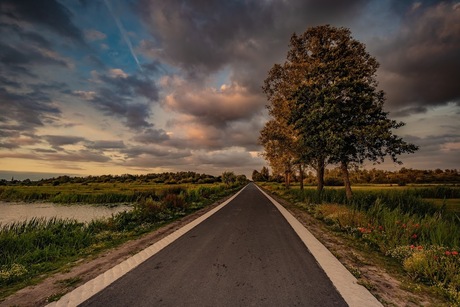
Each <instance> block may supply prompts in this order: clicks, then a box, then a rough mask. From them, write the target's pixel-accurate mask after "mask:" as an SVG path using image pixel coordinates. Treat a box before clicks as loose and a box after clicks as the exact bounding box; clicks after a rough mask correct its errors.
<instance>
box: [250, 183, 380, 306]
mask: <svg viewBox="0 0 460 307" xmlns="http://www.w3.org/2000/svg"><path fill="white" fill-rule="evenodd" d="M257 188H259V190H260V191H261V192H262V193H263V194H264V195H265V196H266V197H267V198H268V199H269V200H270V201H271V202H272V203H273V204H274V205H275V206H276V208H278V210H279V211H280V212H281V214H282V215H283V216H284V218H285V219H286V220H287V221H288V222H289V224H291V227H292V228H293V229H294V231H295V232H296V233H297V235H298V236H299V237H300V239H301V240H302V242H303V243H304V244H305V246H306V247H307V248H308V250H309V251H310V252H311V253H312V255H313V256H314V257H315V258H316V261H317V262H318V263H319V265H320V266H321V268H322V269H323V270H324V272H325V273H326V275H327V276H328V277H329V279H330V280H331V281H332V283H333V284H334V286H335V288H336V289H337V291H339V293H340V295H341V296H342V297H343V299H344V300H345V302H347V304H348V305H349V306H350V307H355V306H356V307H358V306H359V307H362V306H366V307H373V306H383V305H382V304H381V303H380V302H379V301H378V300H377V299H376V298H375V297H374V296H373V295H372V294H371V293H370V292H369V291H368V290H367V289H366V288H364V287H363V286H361V285H359V284H358V280H357V279H356V278H355V277H354V276H353V275H352V274H351V273H350V272H349V271H348V270H347V269H346V268H345V267H344V266H343V265H342V263H340V261H339V260H337V258H335V256H334V255H333V254H332V253H331V252H330V251H329V250H328V249H327V248H326V247H325V246H324V245H323V244H322V243H321V242H319V241H318V239H316V238H315V237H314V236H313V235H312V234H311V232H310V231H308V229H307V228H305V227H304V226H303V225H302V224H301V223H300V222H299V221H298V220H297V219H296V218H295V217H294V216H293V215H292V214H291V213H290V212H289V211H287V210H286V208H284V207H283V206H282V205H280V204H279V203H278V202H277V201H276V200H274V199H273V198H272V197H270V196H269V195H268V194H267V193H265V192H264V191H263V190H262V189H261V188H260V187H257Z"/></svg>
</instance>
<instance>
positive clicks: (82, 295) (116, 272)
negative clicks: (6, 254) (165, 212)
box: [47, 187, 246, 307]
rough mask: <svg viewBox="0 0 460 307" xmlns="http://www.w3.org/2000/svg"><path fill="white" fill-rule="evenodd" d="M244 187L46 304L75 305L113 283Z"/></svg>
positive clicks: (223, 204)
mask: <svg viewBox="0 0 460 307" xmlns="http://www.w3.org/2000/svg"><path fill="white" fill-rule="evenodd" d="M245 188H246V187H244V188H242V189H241V190H240V191H238V193H236V194H235V195H233V196H232V197H231V198H229V199H228V200H226V201H225V202H223V203H222V204H220V205H219V206H217V207H215V208H214V209H212V210H210V211H209V212H207V213H205V214H203V215H202V216H200V217H198V218H197V219H195V220H193V221H192V222H190V223H188V224H187V225H185V226H184V227H182V228H180V229H178V230H176V231H175V232H173V233H172V234H170V235H168V236H166V237H164V238H163V239H161V240H160V241H158V242H156V243H154V244H152V245H150V246H149V247H147V248H146V249H144V250H142V251H140V252H139V253H137V254H136V255H134V256H132V257H130V258H128V259H126V260H125V261H123V262H121V263H120V264H118V265H116V266H114V267H113V268H111V269H110V270H108V271H106V272H104V273H102V274H101V275H99V276H97V277H96V278H94V279H92V280H89V281H88V282H86V283H85V284H83V285H81V286H80V287H78V288H76V289H75V290H73V291H72V292H69V293H67V294H66V295H64V296H63V297H61V299H60V300H58V301H57V302H53V303H50V304H48V305H47V306H57V307H60V306H77V305H79V304H81V303H83V302H84V301H86V300H87V299H89V298H90V297H92V296H93V295H95V294H96V293H98V292H99V291H101V290H103V289H105V288H106V287H107V286H109V285H110V284H111V283H113V282H114V281H115V280H117V279H118V278H120V277H122V276H123V275H125V274H126V273H128V272H129V271H131V270H132V269H134V268H135V267H137V266H138V265H139V264H141V263H142V262H144V261H145V260H147V259H148V258H150V257H152V256H153V255H155V254H156V253H158V252H159V251H160V250H162V249H163V248H165V247H166V246H168V245H169V244H171V243H172V242H174V241H176V240H177V239H179V238H180V237H181V236H183V235H184V234H186V233H187V232H188V231H190V230H191V229H192V228H194V227H195V226H197V225H198V224H200V223H201V222H203V221H204V220H206V219H207V218H209V217H210V216H211V215H213V214H214V213H216V212H217V211H219V210H220V209H222V208H223V207H224V206H225V205H227V204H228V203H229V202H231V201H232V200H233V199H234V198H235V197H236V196H238V194H240V193H241V191H243V190H244V189H245Z"/></svg>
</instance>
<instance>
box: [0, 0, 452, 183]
mask: <svg viewBox="0 0 460 307" xmlns="http://www.w3.org/2000/svg"><path fill="white" fill-rule="evenodd" d="M459 20H460V4H459V2H458V0H451V1H442V2H441V1H435V0H420V1H415V0H414V1H398V0H390V1H379V0H371V1H364V0H352V1H339V0H323V1H316V0H291V1H284V0H267V1H257V0H250V1H233V0H231V1H182V0H169V1H161V0H132V1H112V0H104V1H89V0H79V1H61V0H46V1H32V0H21V1H13V0H0V108H1V110H2V112H1V114H0V157H1V158H2V162H3V161H5V164H4V165H7V166H4V168H9V169H10V170H11V171H31V170H32V171H37V172H45V173H49V172H50V171H51V172H54V173H66V172H68V173H71V174H75V172H76V173H80V174H96V173H97V174H100V173H113V174H115V173H127V172H131V173H136V172H152V171H176V170H194V171H200V172H206V173H212V174H220V173H222V171H223V170H233V171H235V172H242V173H246V174H247V175H250V174H251V172H252V170H253V169H260V168H261V167H262V166H263V165H264V163H265V162H264V161H263V159H262V158H261V157H260V156H259V155H258V154H259V153H260V151H261V149H262V148H261V147H260V146H259V145H258V143H257V139H258V136H259V131H260V129H261V128H262V127H263V125H264V123H265V122H266V121H267V119H268V114H267V110H266V108H265V105H266V103H267V101H266V97H265V95H264V93H263V92H262V89H261V86H262V85H263V81H264V79H265V78H266V77H267V74H268V71H269V70H270V68H271V67H272V66H273V65H274V64H276V63H283V62H284V61H285V60H286V54H287V51H288V48H289V47H288V45H289V39H290V37H291V35H292V34H293V33H294V32H296V33H303V32H304V31H305V30H306V29H307V28H308V27H310V26H316V25H323V24H331V25H333V26H340V27H341V26H343V27H348V28H350V30H351V32H352V35H353V37H355V38H357V39H358V40H360V41H362V42H363V43H365V44H366V46H367V48H368V50H369V51H370V53H371V55H373V56H375V57H376V58H377V60H378V61H379V62H380V64H381V66H380V68H379V70H378V78H379V82H380V87H381V88H382V89H383V90H384V91H385V92H386V94H387V104H386V109H387V110H388V111H390V112H391V113H390V115H391V116H393V117H398V120H402V121H405V122H407V126H405V127H403V128H402V129H401V130H400V131H401V133H399V134H401V135H403V136H404V135H407V140H408V141H412V142H414V143H415V144H417V145H420V147H421V149H420V151H419V152H418V153H417V154H416V155H412V156H407V157H402V160H403V162H406V161H407V164H405V166H408V167H420V168H432V167H441V168H455V167H458V166H457V165H458V157H457V156H458V150H459V148H460V147H459V146H460V145H459V143H460V142H459V139H458V133H457V132H458V130H459V128H460V127H459V126H458V122H460V117H459V116H460V110H459V106H460V87H459V86H458V84H457V83H458V80H460V57H459V56H458V54H460V44H459V42H460V23H459V22H458V21H459ZM434 165H436V166H434Z"/></svg>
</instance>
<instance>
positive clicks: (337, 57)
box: [288, 26, 418, 198]
mask: <svg viewBox="0 0 460 307" xmlns="http://www.w3.org/2000/svg"><path fill="white" fill-rule="evenodd" d="M288 58H290V59H291V61H293V60H298V61H302V62H303V66H304V67H307V68H306V70H305V72H306V74H305V76H304V78H305V82H303V83H302V84H301V85H300V86H299V88H298V89H297V91H296V92H295V93H293V95H292V96H291V98H290V99H291V100H292V102H291V105H293V107H292V110H293V111H292V112H291V118H290V120H289V123H290V124H293V125H294V127H295V129H297V131H298V133H299V135H300V138H301V140H302V144H303V147H304V148H305V147H307V148H313V149H314V150H315V151H318V152H321V155H323V157H327V159H328V162H330V163H334V164H339V165H340V169H341V171H342V177H343V181H344V185H345V189H346V193H347V197H348V198H351V197H352V191H351V184H350V177H349V171H348V168H349V167H350V165H351V164H355V165H360V164H363V162H364V160H370V161H372V162H376V163H379V162H383V160H384V157H385V156H387V155H389V156H390V157H391V158H392V160H393V161H394V162H398V163H399V162H400V161H399V160H398V159H397V156H398V155H400V154H402V153H413V152H415V151H416V150H417V149H418V147H417V146H415V145H413V144H409V143H406V142H405V141H403V140H402V138H400V137H398V136H396V135H394V134H393V130H395V129H398V128H400V127H401V126H403V125H404V123H402V122H396V121H394V120H390V119H389V118H388V113H387V112H385V111H383V104H384V101H385V96H384V93H383V91H378V90H377V80H376V71H377V68H378V66H379V64H378V62H377V60H376V59H375V58H373V57H371V56H370V54H369V53H367V51H366V49H365V46H364V44H362V43H360V42H359V41H357V40H355V39H353V38H352V37H351V32H350V30H348V29H345V28H334V27H331V26H320V27H314V28H310V29H308V30H307V31H306V32H305V33H304V34H303V35H301V36H297V35H295V34H294V35H293V36H292V38H291V50H290V51H289V54H288ZM309 150H310V149H309Z"/></svg>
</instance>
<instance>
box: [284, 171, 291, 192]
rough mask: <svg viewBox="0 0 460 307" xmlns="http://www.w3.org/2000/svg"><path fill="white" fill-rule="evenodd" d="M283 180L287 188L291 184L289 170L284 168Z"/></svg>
mask: <svg viewBox="0 0 460 307" xmlns="http://www.w3.org/2000/svg"><path fill="white" fill-rule="evenodd" d="M284 181H285V184H286V189H289V187H290V186H291V172H290V171H289V170H286V171H285V172H284Z"/></svg>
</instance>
